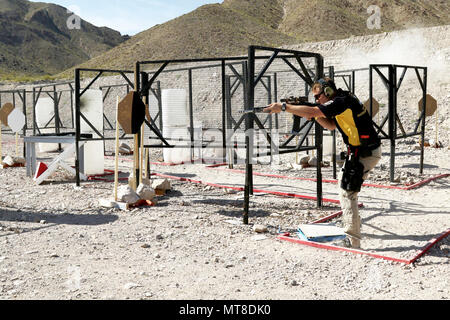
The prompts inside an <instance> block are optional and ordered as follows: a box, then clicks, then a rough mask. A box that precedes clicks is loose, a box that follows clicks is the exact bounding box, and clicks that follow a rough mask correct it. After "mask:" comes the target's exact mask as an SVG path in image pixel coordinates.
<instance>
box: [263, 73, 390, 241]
mask: <svg viewBox="0 0 450 320" xmlns="http://www.w3.org/2000/svg"><path fill="white" fill-rule="evenodd" d="M312 92H313V94H314V98H315V99H316V101H317V103H318V105H317V106H312V107H311V106H308V105H306V104H303V105H294V104H290V103H287V102H276V103H272V104H270V105H268V106H267V108H265V109H264V112H269V113H279V112H282V111H285V112H289V113H292V114H294V115H297V116H300V117H303V118H306V119H308V120H312V119H315V120H316V121H317V122H318V123H319V124H320V125H321V126H322V127H324V128H325V129H328V130H335V129H336V128H337V129H338V130H339V132H340V133H341V134H342V138H343V140H344V142H345V144H346V145H347V158H346V161H345V164H344V166H343V167H342V171H341V173H340V175H339V185H340V188H341V190H340V201H341V207H342V211H343V214H342V218H343V225H344V230H345V233H346V234H347V235H348V236H349V238H350V241H349V243H348V242H347V243H344V245H346V246H352V247H353V248H359V247H360V245H361V243H360V240H361V218H360V216H359V210H358V193H359V192H360V190H361V186H362V183H363V181H364V180H365V179H366V178H367V176H368V174H369V172H370V171H371V170H372V169H373V168H374V167H375V166H376V165H377V163H378V162H379V161H380V159H381V141H380V138H379V137H378V135H377V133H376V131H375V129H374V127H373V124H372V118H371V117H370V115H369V113H368V111H367V110H366V108H365V107H364V105H363V104H362V103H361V102H360V101H359V100H358V98H356V97H355V96H354V95H353V94H351V93H350V92H348V91H343V90H342V89H339V90H338V89H337V88H336V85H335V84H334V82H333V81H332V80H331V79H330V78H325V79H320V80H319V81H317V82H316V83H314V85H313V87H312Z"/></svg>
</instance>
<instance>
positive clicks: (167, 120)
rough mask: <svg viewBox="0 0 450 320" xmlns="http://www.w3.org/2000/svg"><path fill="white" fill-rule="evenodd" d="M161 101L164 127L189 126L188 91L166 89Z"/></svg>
mask: <svg viewBox="0 0 450 320" xmlns="http://www.w3.org/2000/svg"><path fill="white" fill-rule="evenodd" d="M161 99H162V118H163V127H176V126H187V125H188V123H189V113H188V100H187V93H186V90H184V89H164V90H162V91H161Z"/></svg>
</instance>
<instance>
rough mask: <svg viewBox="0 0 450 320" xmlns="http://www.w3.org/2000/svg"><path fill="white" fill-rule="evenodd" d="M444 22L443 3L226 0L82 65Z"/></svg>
mask: <svg viewBox="0 0 450 320" xmlns="http://www.w3.org/2000/svg"><path fill="white" fill-rule="evenodd" d="M371 5H376V6H378V8H379V10H380V19H381V20H380V28H368V25H367V21H368V19H369V18H370V17H371V16H373V14H375V12H368V10H367V9H368V8H369V7H370V6H371ZM449 23H450V5H449V3H448V1H446V0H434V1H429V0H396V1H388V0H308V1H306V0H257V1H253V0H225V1H223V2H222V3H220V4H210V5H205V6H202V7H200V8H198V9H196V10H194V11H192V12H190V13H188V14H185V15H183V16H180V17H178V18H176V19H173V20H171V21H169V22H167V23H164V24H161V25H157V26H155V27H153V28H150V29H148V30H146V31H143V32H141V33H139V34H138V35H136V36H134V37H132V38H131V39H130V40H128V41H127V42H125V43H123V44H121V45H119V46H118V47H116V48H114V49H112V50H110V51H108V52H107V53H105V54H102V55H100V56H98V57H96V58H94V59H91V60H90V61H88V62H86V63H84V64H82V66H83V67H90V68H97V67H102V68H126V69H130V68H132V67H133V65H134V62H136V61H137V60H156V59H176V58H196V57H218V56H230V55H240V54H245V53H246V50H247V47H248V46H249V45H252V44H253V45H265V46H281V45H289V44H295V43H297V44H298V43H304V42H311V41H314V42H315V41H325V40H333V39H344V38H348V37H351V36H361V35H369V34H376V33H382V32H387V31H393V30H401V29H407V28H411V27H429V26H438V25H446V24H449ZM63 75H64V76H66V77H71V76H72V75H73V72H72V70H70V71H68V72H66V73H64V74H63Z"/></svg>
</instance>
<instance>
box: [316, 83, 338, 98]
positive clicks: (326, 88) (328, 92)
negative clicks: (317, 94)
mask: <svg viewBox="0 0 450 320" xmlns="http://www.w3.org/2000/svg"><path fill="white" fill-rule="evenodd" d="M318 82H319V83H320V85H321V86H322V91H323V94H324V95H325V96H326V97H327V98H331V97H332V96H333V95H334V92H335V91H334V88H333V87H332V85H330V84H329V83H328V82H327V81H325V80H324V79H319V81H318Z"/></svg>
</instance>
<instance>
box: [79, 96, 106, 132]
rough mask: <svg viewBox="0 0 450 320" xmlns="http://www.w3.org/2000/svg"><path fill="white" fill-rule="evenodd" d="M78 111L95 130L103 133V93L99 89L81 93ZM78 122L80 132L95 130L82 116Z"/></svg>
mask: <svg viewBox="0 0 450 320" xmlns="http://www.w3.org/2000/svg"><path fill="white" fill-rule="evenodd" d="M74 105H75V104H74ZM80 112H81V113H82V114H83V116H85V117H86V119H87V120H88V121H89V122H90V123H91V125H92V126H94V128H95V129H97V131H99V132H101V133H103V94H102V91H101V90H94V89H92V90H87V91H86V92H85V93H83V95H82V96H81V98H80ZM74 114H75V113H74ZM80 124H81V125H80V131H81V133H93V132H95V131H94V129H92V127H91V126H90V125H89V124H88V123H87V122H86V121H85V120H84V119H83V118H81V120H80Z"/></svg>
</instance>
